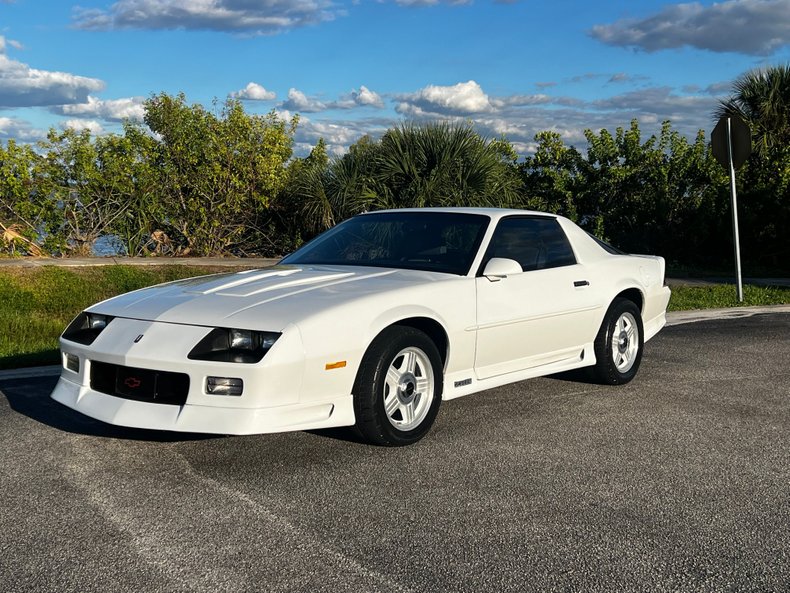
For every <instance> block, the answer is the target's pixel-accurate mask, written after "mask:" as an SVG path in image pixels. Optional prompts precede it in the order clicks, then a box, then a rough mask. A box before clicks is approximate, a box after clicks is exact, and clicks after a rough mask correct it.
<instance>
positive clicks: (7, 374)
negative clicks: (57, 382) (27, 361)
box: [0, 364, 61, 381]
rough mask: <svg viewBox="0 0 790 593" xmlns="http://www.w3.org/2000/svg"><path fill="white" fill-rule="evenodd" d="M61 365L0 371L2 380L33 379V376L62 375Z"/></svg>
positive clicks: (0, 379)
mask: <svg viewBox="0 0 790 593" xmlns="http://www.w3.org/2000/svg"><path fill="white" fill-rule="evenodd" d="M60 369H61V366H60V365H59V364H54V365H51V366H46V367H29V368H25V369H8V370H5V371H0V381H5V380H9V379H31V378H33V377H54V376H56V375H60Z"/></svg>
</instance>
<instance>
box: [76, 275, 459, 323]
mask: <svg viewBox="0 0 790 593" xmlns="http://www.w3.org/2000/svg"><path fill="white" fill-rule="evenodd" d="M450 278H457V276H452V275H448V274H441V273H437V272H425V271H418V270H402V269H391V268H372V267H358V266H320V265H311V266H289V265H280V266H274V267H272V268H266V269H260V270H246V271H243V272H236V273H229V274H216V275H212V276H201V277H198V278H190V279H187V280H179V281H176V282H170V283H168V284H160V285H158V286H152V287H150V288H143V289H141V290H136V291H134V292H130V293H127V294H123V295H120V296H117V297H114V298H111V299H109V300H106V301H103V302H101V303H98V304H97V305H94V306H93V307H91V308H90V310H91V311H95V312H97V313H103V314H106V315H112V316H115V317H126V318H131V319H142V320H147V321H162V322H166V323H181V324H188V325H202V326H215V327H240V328H249V329H257V328H260V329H269V330H272V331H281V330H282V329H283V328H285V327H286V326H287V325H288V324H290V323H298V321H299V320H300V319H303V318H306V317H309V316H311V315H314V314H316V312H318V311H323V310H327V309H329V308H332V307H333V306H338V305H347V304H348V303H349V302H350V301H353V300H355V299H362V298H369V297H371V296H373V295H377V294H381V293H384V292H387V291H392V290H401V289H404V288H408V287H414V286H421V285H424V284H426V283H435V282H437V281H441V280H443V279H450Z"/></svg>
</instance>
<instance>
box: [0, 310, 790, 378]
mask: <svg viewBox="0 0 790 593" xmlns="http://www.w3.org/2000/svg"><path fill="white" fill-rule="evenodd" d="M768 313H790V305H768V306H764V307H732V308H730V309H700V310H695V311H670V312H669V313H667V327H671V326H673V325H683V324H684V323H696V322H698V321H709V320H711V319H741V318H743V317H751V316H752V315H761V314H768ZM60 369H61V366H60V365H58V364H56V365H52V366H45V367H30V368H24V369H9V370H5V371H0V381H6V380H11V379H31V378H34V377H54V376H56V375H59V374H60Z"/></svg>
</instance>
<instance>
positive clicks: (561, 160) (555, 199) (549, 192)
mask: <svg viewBox="0 0 790 593" xmlns="http://www.w3.org/2000/svg"><path fill="white" fill-rule="evenodd" d="M535 141H536V142H537V143H538V146H537V149H536V150H535V154H534V155H532V156H528V157H526V158H525V159H524V161H523V163H521V165H520V166H519V171H520V173H521V175H522V178H523V181H524V187H525V197H526V200H527V203H526V204H523V205H524V206H525V207H528V208H532V209H534V210H543V211H547V212H554V213H555V214H560V215H562V216H565V217H567V218H570V219H571V220H574V221H575V220H578V211H577V205H576V200H575V196H576V192H577V191H578V188H577V185H578V184H579V179H580V177H579V167H580V166H581V161H582V156H581V154H579V151H578V150H576V149H575V148H574V147H572V146H570V147H569V146H566V145H565V143H564V142H563V141H562V137H561V136H560V135H559V134H558V133H557V132H539V133H538V134H536V135H535Z"/></svg>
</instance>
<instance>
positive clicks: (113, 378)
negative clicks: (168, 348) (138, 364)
mask: <svg viewBox="0 0 790 593" xmlns="http://www.w3.org/2000/svg"><path fill="white" fill-rule="evenodd" d="M91 389H93V390H94V391H98V392H100V393H106V394H107V395H113V396H115V397H121V398H124V399H130V400H135V401H143V402H149V403H154V404H169V405H175V406H183V405H184V404H185V403H186V401H187V394H188V393H189V375H187V374H186V373H171V372H169V371H156V370H152V369H139V368H135V367H126V366H122V365H119V364H109V363H106V362H98V361H91Z"/></svg>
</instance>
